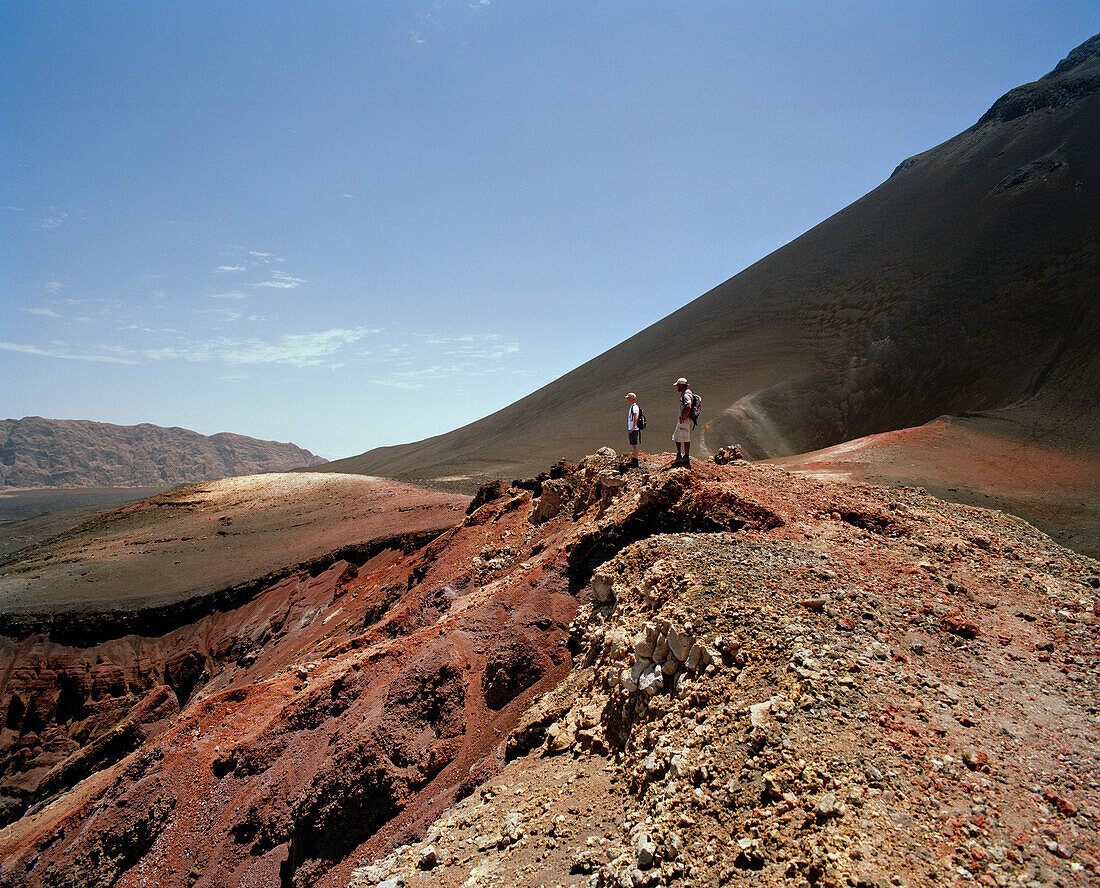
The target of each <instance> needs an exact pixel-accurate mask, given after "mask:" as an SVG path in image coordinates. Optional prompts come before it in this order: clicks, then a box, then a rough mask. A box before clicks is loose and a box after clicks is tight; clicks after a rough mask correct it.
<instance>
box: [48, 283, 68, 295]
mask: <svg viewBox="0 0 1100 888" xmlns="http://www.w3.org/2000/svg"><path fill="white" fill-rule="evenodd" d="M64 286H65V285H64V284H63V283H61V281H46V292H47V293H58V292H60V291H61V288H62V287H64Z"/></svg>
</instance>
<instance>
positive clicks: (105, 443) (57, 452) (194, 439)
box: [0, 416, 325, 487]
mask: <svg viewBox="0 0 1100 888" xmlns="http://www.w3.org/2000/svg"><path fill="white" fill-rule="evenodd" d="M324 462H325V460H324V459H322V458H321V457H319V456H314V455H313V454H312V453H310V452H309V451H308V450H303V449H302V448H300V447H297V446H295V445H294V444H282V443H280V442H278V441H259V440H257V439H256V438H247V437H245V436H244V435H234V434H230V433H228V432H223V433H220V434H217V435H209V436H207V435H200V434H198V433H197V432H191V431H188V430H187V429H180V428H161V427H160V426H155V425H149V424H148V423H142V424H141V425H136V426H118V425H111V424H109V423H103V422H89V421H86V420H64V419H43V418H42V417H40V416H27V417H24V418H23V419H6V420H2V421H0V486H2V487H133V486H142V485H155V484H188V483H193V482H195V481H205V480H208V479H211V478H225V477H229V476H232V475H252V474H256V473H259V472H285V471H288V470H290V469H296V468H301V467H308V466H317V465H321V464H323V463H324Z"/></svg>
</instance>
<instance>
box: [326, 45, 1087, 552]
mask: <svg viewBox="0 0 1100 888" xmlns="http://www.w3.org/2000/svg"><path fill="white" fill-rule="evenodd" d="M1098 144H1100V36H1097V37H1093V38H1091V39H1090V40H1088V41H1086V42H1085V43H1084V44H1082V45H1081V46H1080V47H1078V48H1077V49H1076V50H1074V51H1073V52H1072V53H1071V54H1070V55H1069V57H1068V58H1067V59H1065V60H1064V61H1063V62H1062V63H1061V64H1059V65H1058V66H1057V68H1056V69H1055V70H1054V71H1052V72H1051V73H1050V74H1048V75H1047V76H1045V77H1043V78H1042V79H1041V80H1039V81H1036V82H1035V83H1031V84H1027V85H1025V86H1021V87H1018V88H1017V89H1014V90H1012V91H1011V92H1009V93H1008V94H1007V95H1005V96H1004V97H1003V98H1001V99H1000V100H998V101H997V102H996V103H995V104H994V105H993V107H992V108H991V109H990V111H989V113H987V114H986V115H985V116H983V117H982V119H981V120H980V121H979V122H978V123H977V124H975V125H974V126H973V127H971V128H970V129H968V130H966V131H965V132H963V133H961V134H960V135H958V136H956V137H955V138H953V139H951V140H949V141H947V142H945V143H944V144H942V145H940V146H938V147H936V148H933V149H931V150H929V151H926V152H925V153H923V154H921V155H918V156H917V157H914V158H910V159H909V160H907V161H905V162H904V163H902V164H901V165H900V166H899V167H898V168H897V170H896V171H895V172H894V174H893V175H892V176H891V177H890V178H889V179H888V180H887V181H886V182H884V183H883V184H882V185H880V186H879V187H878V188H876V189H875V190H874V191H872V192H871V193H869V194H868V195H866V196H865V197H863V198H861V199H860V200H858V201H856V202H855V203H854V204H852V205H851V206H849V207H847V208H846V209H844V210H842V211H841V212H839V213H837V214H836V215H835V216H833V217H831V218H830V219H828V220H826V221H824V222H822V223H821V224H820V225H818V226H817V227H815V228H814V229H812V230H811V231H809V232H807V233H806V234H804V235H802V236H801V237H800V238H798V239H797V240H795V241H793V242H792V243H790V244H788V245H787V246H785V247H783V248H781V249H780V250H777V251H776V252H775V253H772V254H771V255H769V256H767V257H766V258H764V259H762V260H761V261H759V262H757V263H756V264H755V265H753V266H752V267H750V268H748V269H746V270H745V271H743V272H741V273H740V274H738V275H737V276H736V277H733V278H731V279H730V280H728V281H726V282H725V283H724V284H721V285H720V286H718V287H716V288H715V289H714V290H711V291H710V292H709V293H706V294H704V295H703V296H701V297H699V298H698V299H696V300H695V301H694V302H691V303H690V304H688V305H686V306H685V307H684V308H682V309H680V310H679V311H677V312H675V313H674V314H672V315H670V316H669V317H667V318H665V319H664V320H662V321H660V322H659V323H657V324H654V325H653V326H651V327H649V328H647V329H645V330H643V331H641V332H640V333H638V334H636V335H635V336H633V337H631V338H630V339H628V340H627V341H625V342H623V343H621V344H620V345H618V346H616V347H615V348H613V349H611V350H610V351H608V352H605V353H604V354H602V355H600V356H599V357H597V358H594V359H593V360H591V361H589V362H588V363H587V364H584V365H583V366H581V367H579V368H577V369H576V370H574V371H572V372H571V373H568V374H566V375H565V376H563V377H561V378H560V379H558V380H556V381H554V382H552V383H551V384H549V385H547V386H546V387H544V388H542V389H540V390H539V391H537V392H535V393H533V394H531V395H529V396H528V397H526V398H524V399H522V400H521V401H518V402H516V403H515V404H513V405H511V406H509V407H507V408H505V409H503V410H501V411H499V412H497V413H494V414H493V415H491V416H487V417H485V418H484V419H481V420H479V421H477V422H474V423H472V424H471V425H468V426H465V427H463V428H461V429H458V430H456V431H453V432H450V433H448V434H445V435H440V436H438V437H435V438H429V439H427V440H424V441H420V442H417V443H413V444H405V445H401V446H395V447H384V448H379V449H377V450H372V451H370V452H368V453H365V454H362V455H360V456H356V457H350V458H347V459H343V460H338V461H336V462H334V463H330V464H329V465H328V466H326V471H329V470H331V471H351V472H360V473H370V474H379V475H385V476H389V477H398V478H404V479H417V480H424V479H431V478H443V477H446V478H450V477H454V476H463V475H466V476H470V477H471V478H472V479H475V480H480V479H484V478H489V477H495V476H498V475H504V476H516V475H522V474H527V473H530V472H533V471H536V470H537V469H538V468H541V467H542V466H543V465H545V464H547V463H549V462H550V461H552V460H554V459H557V458H558V457H560V456H563V455H565V456H568V457H570V458H573V457H575V455H577V454H580V453H586V452H591V451H592V450H593V449H594V448H595V447H598V446H599V445H600V444H604V443H607V442H609V441H610V442H612V443H614V442H617V440H618V436H619V435H620V434H621V432H620V427H621V422H620V419H619V416H620V410H621V409H622V404H623V401H622V397H623V393H624V392H625V391H626V390H627V389H630V390H633V391H636V392H638V394H639V402H640V403H641V404H642V406H643V407H644V408H645V409H646V410H647V412H648V414H649V418H650V421H651V424H652V428H651V431H650V432H649V433H648V434H651V435H654V436H657V437H656V438H654V439H653V440H665V436H666V435H668V434H670V432H671V426H672V423H673V417H674V413H675V410H676V407H675V401H674V393H673V390H672V388H671V383H672V381H673V380H674V379H676V378H677V377H678V376H681V375H683V376H687V377H688V379H689V380H690V381H691V382H692V383H693V384H694V386H695V389H696V390H697V391H698V392H699V393H701V394H702V395H703V396H704V411H703V423H704V425H702V426H701V427H700V433H699V435H698V437H699V438H700V439H701V440H700V441H698V442H697V443H696V445H695V447H696V453H699V454H703V453H706V452H708V450H709V451H716V450H717V449H718V448H719V447H721V446H725V445H727V444H729V443H731V442H738V443H739V444H740V445H741V447H742V448H743V450H744V452H745V453H746V454H747V455H748V456H749V457H751V458H754V459H758V458H765V457H778V456H788V455H791V454H797V453H803V452H806V451H812V450H817V449H819V448H823V447H827V446H830V445H834V444H838V443H840V442H843V441H848V440H850V439H853V438H858V437H861V436H865V435H869V434H873V433H877V432H885V431H890V430H897V429H903V428H908V427H913V426H919V425H922V424H924V423H926V422H929V421H930V420H933V419H935V418H936V417H939V416H941V415H944V414H958V413H964V412H965V413H967V414H968V415H971V416H973V415H974V414H978V415H980V416H985V415H987V414H988V415H989V416H990V417H992V419H991V421H990V422H989V423H988V424H987V427H988V429H989V430H990V431H991V433H992V434H995V435H996V436H998V437H1004V438H1007V439H1009V440H1010V441H1021V442H1024V443H1025V444H1034V443H1038V444H1039V445H1041V446H1043V447H1049V448H1052V449H1054V450H1056V451H1058V452H1060V453H1065V454H1070V455H1074V456H1079V457H1081V458H1082V459H1085V460H1087V461H1089V462H1091V463H1092V464H1094V465H1100V429H1098V412H1100V411H1098V408H1100V395H1098V392H1100V351H1098V349H1097V346H1096V343H1097V342H1098V341H1100V315H1098V313H1097V299H1096V293H1097V292H1098V290H1100V151H1097V149H1096V146H1097V145H1098ZM662 417H664V419H662ZM666 446H667V445H666ZM958 468H959V471H960V472H964V471H966V466H965V465H960V466H959V467H958ZM958 480H966V481H969V482H971V483H974V484H978V485H980V484H981V479H980V478H958ZM471 489H472V488H471ZM1036 490H1037V488H1036V486H1035V485H1034V484H1033V485H1031V486H1028V485H1026V484H1025V485H1024V493H1025V499H1026V495H1030V494H1031V493H1034V492H1036ZM1092 490H1093V492H1095V493H1100V490H1098V489H1095V488H1092ZM1034 517H1035V518H1036V519H1037V520H1042V516H1041V515H1036V516H1034ZM1092 532H1093V534H1094V536H1095V537H1096V540H1097V541H1100V532H1098V531H1097V529H1096V528H1095V527H1093V529H1092ZM1098 545H1100V542H1098ZM1095 550H1096V551H1100V548H1096V549H1095Z"/></svg>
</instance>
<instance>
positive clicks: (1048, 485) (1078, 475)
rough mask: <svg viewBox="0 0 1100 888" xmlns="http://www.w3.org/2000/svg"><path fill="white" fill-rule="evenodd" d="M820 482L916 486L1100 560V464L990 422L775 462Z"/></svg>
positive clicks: (875, 438) (891, 436) (938, 427)
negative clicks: (1027, 526)
mask: <svg viewBox="0 0 1100 888" xmlns="http://www.w3.org/2000/svg"><path fill="white" fill-rule="evenodd" d="M771 462H772V464H773V465H778V466H783V467H785V468H788V469H791V470H793V471H796V472H799V473H801V474H805V475H811V476H813V477H816V478H826V479H830V480H844V481H849V482H854V483H870V484H884V485H891V486H896V485H915V486H920V487H924V488H926V489H927V490H928V491H929V492H930V493H932V494H933V495H935V496H939V497H942V498H944V499H947V500H951V501H953V502H962V503H968V504H971V505H980V506H985V507H986V508H997V509H1003V510H1004V511H1008V512H1012V513H1013V514H1017V515H1020V516H1022V517H1023V518H1026V519H1027V520H1028V521H1030V522H1032V523H1033V524H1035V525H1036V526H1037V527H1040V528H1041V529H1043V530H1045V531H1046V532H1047V533H1049V534H1051V535H1052V536H1053V537H1054V538H1055V539H1056V540H1058V542H1060V543H1062V544H1063V545H1066V546H1070V547H1071V548H1074V549H1077V550H1078V551H1080V552H1083V553H1085V554H1087V555H1091V556H1093V557H1096V556H1098V555H1100V458H1098V457H1097V455H1096V454H1090V453H1070V452H1066V451H1065V450H1062V449H1060V448H1059V447H1058V439H1057V438H1053V439H1042V438H1041V439H1038V440H1036V439H1028V438H1026V437H1025V436H1024V435H1022V434H1020V431H1019V427H1018V425H1016V424H1013V423H1010V422H1005V421H997V420H996V419H995V418H990V417H982V416H975V417H954V416H952V417H943V418H941V419H938V420H935V421H934V422H930V423H928V424H927V425H923V426H919V427H917V428H911V429H901V430H899V431H895V432H884V433H882V434H878V435H869V436H868V437H866V438H859V439H857V440H855V441H848V442H846V443H844V444H837V445H835V446H833V447H827V448H825V449H824V450H817V451H814V452H812V453H805V454H801V455H799V456H790V457H785V458H782V459H776V460H772V461H771Z"/></svg>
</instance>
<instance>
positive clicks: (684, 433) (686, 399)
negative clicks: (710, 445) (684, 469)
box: [672, 376, 701, 468]
mask: <svg viewBox="0 0 1100 888" xmlns="http://www.w3.org/2000/svg"><path fill="white" fill-rule="evenodd" d="M673 385H675V386H676V391H678V392H679V393H680V413H679V418H678V419H677V421H676V428H675V429H674V430H673V432H672V441H673V443H675V445H676V461H675V462H673V465H674V466H688V467H689V468H690V467H691V428H692V426H694V425H695V419H696V418H697V417H698V415H699V413H698V410H699V408H698V407H697V406H696V400H695V394H694V393H693V392H692V390H691V389H689V388H688V381H687V380H686V379H684V377H682V376H681V377H680V378H679V379H677V380H676V382H674V383H673ZM700 400H701V399H700ZM689 423H690V425H689ZM681 447H682V448H683V453H681V452H680V448H681Z"/></svg>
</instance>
